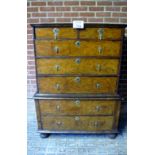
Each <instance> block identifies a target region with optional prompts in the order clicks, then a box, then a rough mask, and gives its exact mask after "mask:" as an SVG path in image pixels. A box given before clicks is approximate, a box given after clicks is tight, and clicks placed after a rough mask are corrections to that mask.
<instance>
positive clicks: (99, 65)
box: [37, 58, 119, 75]
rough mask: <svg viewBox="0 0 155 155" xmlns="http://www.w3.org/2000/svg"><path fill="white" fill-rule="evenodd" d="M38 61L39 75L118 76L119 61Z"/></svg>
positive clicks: (86, 59)
mask: <svg viewBox="0 0 155 155" xmlns="http://www.w3.org/2000/svg"><path fill="white" fill-rule="evenodd" d="M77 60H78V58H67V59H60V58H59V59H37V71H38V74H96V75H101V74H104V75H105V74H106V75H110V74H118V64H119V60H118V59H97V58H80V59H79V61H80V62H79V63H77Z"/></svg>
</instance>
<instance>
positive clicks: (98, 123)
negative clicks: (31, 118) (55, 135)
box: [42, 116, 114, 131]
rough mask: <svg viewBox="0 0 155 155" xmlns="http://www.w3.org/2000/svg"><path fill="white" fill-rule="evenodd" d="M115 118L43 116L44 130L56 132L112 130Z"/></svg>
mask: <svg viewBox="0 0 155 155" xmlns="http://www.w3.org/2000/svg"><path fill="white" fill-rule="evenodd" d="M113 121H114V116H93V117H90V116H53V117H49V116H43V117H42V128H43V129H44V130H50V131H51V130H56V131H70V130H74V131H76V130H77V131H104V130H112V128H113Z"/></svg>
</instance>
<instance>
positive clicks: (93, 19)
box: [88, 18, 103, 22]
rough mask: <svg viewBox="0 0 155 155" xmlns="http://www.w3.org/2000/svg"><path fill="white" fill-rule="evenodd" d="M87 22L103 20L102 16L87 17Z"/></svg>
mask: <svg viewBox="0 0 155 155" xmlns="http://www.w3.org/2000/svg"><path fill="white" fill-rule="evenodd" d="M88 22H103V18H88Z"/></svg>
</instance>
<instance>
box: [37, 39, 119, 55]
mask: <svg viewBox="0 0 155 155" xmlns="http://www.w3.org/2000/svg"><path fill="white" fill-rule="evenodd" d="M120 49H121V42H120V41H102V42H101V41H94V42H92V41H72V40H70V41H65V40H62V41H48V40H37V41H36V55H37V56H120Z"/></svg>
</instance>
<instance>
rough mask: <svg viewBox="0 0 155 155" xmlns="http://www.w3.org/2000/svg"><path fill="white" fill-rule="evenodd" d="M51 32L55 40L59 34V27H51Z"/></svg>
mask: <svg viewBox="0 0 155 155" xmlns="http://www.w3.org/2000/svg"><path fill="white" fill-rule="evenodd" d="M53 33H54V39H55V40H56V39H57V37H58V34H59V29H58V28H54V29H53Z"/></svg>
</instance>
